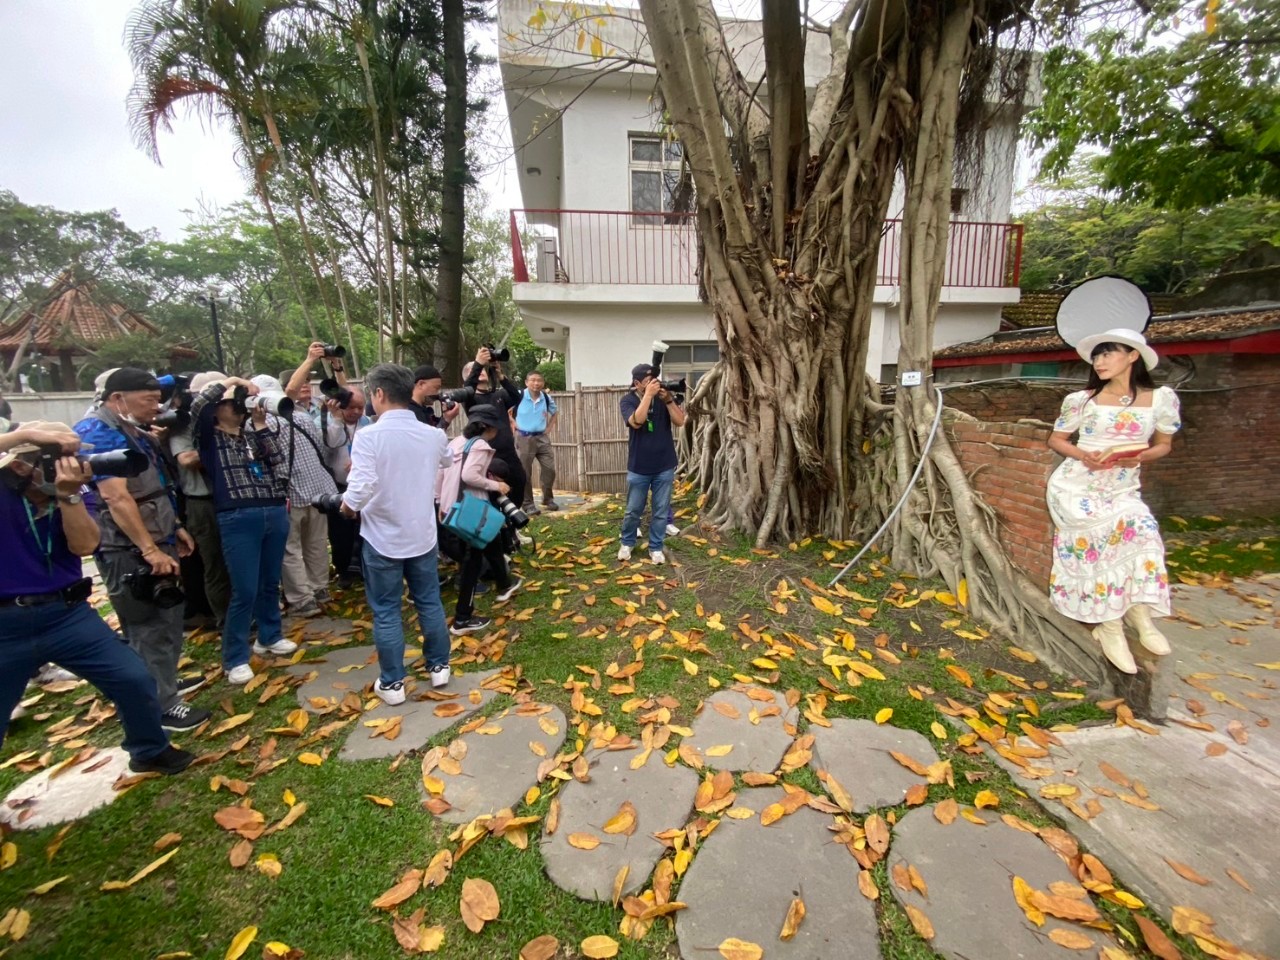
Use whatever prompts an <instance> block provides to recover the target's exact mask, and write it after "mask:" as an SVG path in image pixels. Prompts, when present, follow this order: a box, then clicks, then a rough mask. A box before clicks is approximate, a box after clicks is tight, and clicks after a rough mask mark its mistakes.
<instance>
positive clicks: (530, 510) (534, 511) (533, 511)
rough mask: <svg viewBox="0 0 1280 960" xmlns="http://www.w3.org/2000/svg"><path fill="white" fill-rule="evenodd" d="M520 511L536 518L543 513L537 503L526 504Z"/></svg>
mask: <svg viewBox="0 0 1280 960" xmlns="http://www.w3.org/2000/svg"><path fill="white" fill-rule="evenodd" d="M520 509H521V510H523V511H524V512H525V513H527V514H528V515H529V516H531V517H536V516H538V514H540V513H542V511H541V510H539V509H538V505H537V504H536V503H526V504H525V505H524V506H523V507H521V508H520Z"/></svg>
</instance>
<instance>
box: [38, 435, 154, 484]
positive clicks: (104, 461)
mask: <svg viewBox="0 0 1280 960" xmlns="http://www.w3.org/2000/svg"><path fill="white" fill-rule="evenodd" d="M61 457H62V448H61V447H59V446H58V445H57V444H52V443H51V444H42V445H41V447H40V462H41V466H42V467H43V469H44V475H45V476H46V477H49V478H50V479H52V478H53V476H54V470H55V469H56V466H57V461H58V460H59V459H60V458H61ZM80 461H81V462H82V463H87V464H88V465H89V469H90V470H91V471H92V472H93V475H94V476H95V477H137V476H141V475H142V474H143V473H144V472H145V471H146V469H147V467H149V466H151V459H150V458H149V457H148V456H147V455H146V454H145V453H143V452H142V451H141V450H108V451H107V452H106V453H90V454H88V455H85V454H80Z"/></svg>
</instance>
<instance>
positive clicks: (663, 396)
mask: <svg viewBox="0 0 1280 960" xmlns="http://www.w3.org/2000/svg"><path fill="white" fill-rule="evenodd" d="M618 407H619V409H620V410H621V411H622V418H623V419H624V420H625V421H626V422H627V427H628V439H627V512H626V514H625V515H624V516H623V518H622V546H621V547H619V549H618V559H619V560H630V559H631V550H632V548H633V547H634V546H635V545H636V532H637V531H638V530H639V528H640V518H641V517H643V516H644V506H645V501H646V500H648V499H650V497H651V496H652V501H653V502H652V520H651V521H650V523H649V560H650V561H652V562H653V563H666V560H667V558H666V555H665V554H664V553H663V552H662V547H663V544H664V542H665V539H666V518H667V516H668V514H669V513H670V511H671V487H672V484H673V483H674V482H675V476H676V444H675V438H674V436H673V435H672V433H671V428H672V427H673V426H674V427H682V426H684V420H685V412H684V410H682V409H681V408H680V405H679V404H678V403H676V398H675V395H674V394H673V393H671V391H669V390H667V389H666V388H665V387H663V385H662V381H661V380H659V379H658V378H657V376H655V370H654V367H653V364H649V363H641V364H637V365H636V366H634V367H632V369H631V391H630V392H629V393H626V394H624V395H623V397H622V399H621V400H620V401H619V402H618Z"/></svg>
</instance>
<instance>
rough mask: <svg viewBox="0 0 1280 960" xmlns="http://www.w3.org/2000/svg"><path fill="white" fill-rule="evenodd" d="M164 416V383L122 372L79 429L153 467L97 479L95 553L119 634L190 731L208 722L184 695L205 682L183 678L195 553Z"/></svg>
mask: <svg viewBox="0 0 1280 960" xmlns="http://www.w3.org/2000/svg"><path fill="white" fill-rule="evenodd" d="M159 412H160V384H159V383H158V382H157V381H156V378H155V377H154V376H152V375H151V374H150V373H148V372H147V371H145V370H139V369H137V368H135V367H121V368H120V369H119V370H116V371H115V372H114V373H112V374H111V375H110V376H109V377H108V378H107V381H106V383H105V384H104V385H103V390H102V403H101V405H99V407H98V408H97V409H96V410H94V411H93V412H92V413H91V414H90V415H89V416H87V417H85V418H84V419H83V420H81V421H80V422H79V423H77V424H76V425H75V431H76V433H78V434H79V435H80V438H81V440H83V441H84V443H85V444H86V445H91V451H92V452H93V453H105V452H107V451H110V450H136V451H139V452H141V453H144V454H146V456H147V458H148V460H150V462H151V465H150V466H149V467H148V468H147V469H146V470H145V471H143V472H142V473H141V474H139V475H138V476H136V477H127V478H126V477H110V476H95V477H94V478H93V488H94V490H95V491H96V493H97V497H98V501H99V512H98V524H99V526H100V527H101V528H102V541H101V543H100V545H99V547H98V550H97V552H96V553H95V554H94V559H95V560H96V561H97V564H98V571H99V572H100V573H101V574H102V580H103V583H104V584H105V585H106V588H107V593H108V594H109V595H110V597H111V605H112V607H113V608H114V609H115V612H116V614H117V615H118V616H119V618H120V632H121V633H123V634H124V636H125V639H126V640H128V641H129V646H130V647H132V648H133V649H134V650H135V651H137V653H138V655H139V656H140V657H141V658H142V662H143V663H145V664H146V667H147V671H148V672H149V673H150V674H151V676H152V677H153V678H154V679H155V681H156V688H157V693H158V694H159V699H160V712H161V718H160V720H161V724H162V726H163V727H164V728H165V729H166V730H169V731H183V730H191V729H193V728H195V727H197V726H199V725H200V724H201V723H203V722H204V721H205V720H207V719H209V711H208V710H202V709H199V708H197V707H192V706H191V705H190V704H188V703H187V702H186V701H185V700H184V699H183V696H184V694H186V693H190V692H191V691H193V690H195V689H196V688H198V687H199V686H200V685H201V684H202V683H203V678H200V677H195V678H192V679H191V680H187V681H180V680H179V679H178V660H179V658H180V657H181V656H182V617H183V603H182V601H183V595H182V590H181V587H180V586H179V583H180V581H179V580H178V558H179V556H186V555H187V554H189V553H191V552H192V550H194V549H195V543H194V541H193V540H192V539H191V536H190V534H188V533H187V531H186V530H184V529H182V527H181V526H180V525H179V523H178V515H177V511H176V509H175V505H174V499H175V498H174V491H173V484H172V482H171V480H170V478H169V477H167V476H166V475H165V468H164V462H163V461H162V460H161V458H160V455H159V451H158V449H157V447H156V446H155V445H154V441H153V439H152V437H151V436H150V434H149V433H148V430H147V428H148V427H149V426H150V424H151V423H152V421H154V420H155V418H156V415H157V414H158V413H159Z"/></svg>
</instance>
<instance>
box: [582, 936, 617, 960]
mask: <svg viewBox="0 0 1280 960" xmlns="http://www.w3.org/2000/svg"><path fill="white" fill-rule="evenodd" d="M578 949H579V950H581V951H582V955H583V956H584V957H588V958H590V960H609V958H610V957H616V956H617V955H618V941H617V940H615V939H613V937H606V936H605V935H604V934H603V933H597V934H596V935H595V936H594V937H587V939H585V940H583V941H582V945H581V946H580V947H579V948H578Z"/></svg>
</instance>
